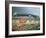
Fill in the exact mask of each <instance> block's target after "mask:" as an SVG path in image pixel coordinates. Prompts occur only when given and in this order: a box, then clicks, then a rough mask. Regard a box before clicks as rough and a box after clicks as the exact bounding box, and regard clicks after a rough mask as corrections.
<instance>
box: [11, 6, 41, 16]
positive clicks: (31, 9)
mask: <svg viewBox="0 0 46 38" xmlns="http://www.w3.org/2000/svg"><path fill="white" fill-rule="evenodd" d="M12 13H13V14H16V13H19V14H20V13H21V14H33V15H37V16H39V15H40V8H37V7H12Z"/></svg>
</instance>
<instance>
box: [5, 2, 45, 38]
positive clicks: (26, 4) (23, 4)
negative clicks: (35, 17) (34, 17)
mask: <svg viewBox="0 0 46 38" xmlns="http://www.w3.org/2000/svg"><path fill="white" fill-rule="evenodd" d="M17 4H18V5H17ZM35 5H36V6H35ZM5 6H6V7H5V19H6V20H5V23H6V27H5V29H6V30H5V32H6V34H5V36H6V37H18V36H20V37H21V36H37V35H44V34H45V3H40V2H22V1H21V2H20V1H6V2H5ZM12 6H13V7H15V6H16V7H40V6H42V8H41V7H40V8H41V10H42V11H41V10H40V11H41V13H42V14H41V15H42V16H41V17H42V21H43V22H42V23H43V24H41V25H40V26H41V27H42V28H41V29H42V31H41V33H38V32H36V31H31V32H30V31H26V32H25V31H23V32H22V31H19V32H18V31H16V33H15V32H14V31H13V32H11V31H10V30H11V29H10V27H11V25H10V22H11V21H10V20H11V18H12V17H11V16H10V15H12V11H11V10H12ZM9 17H10V20H9ZM41 17H40V19H41ZM32 32H36V33H32ZM9 33H10V34H11V35H9ZM31 33H32V34H31Z"/></svg>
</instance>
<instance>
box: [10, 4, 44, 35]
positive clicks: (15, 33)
mask: <svg viewBox="0 0 46 38" xmlns="http://www.w3.org/2000/svg"><path fill="white" fill-rule="evenodd" d="M12 7H39V8H40V30H32V31H12ZM36 33H43V6H42V5H24V4H23V5H22V4H9V35H21V34H36Z"/></svg>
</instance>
